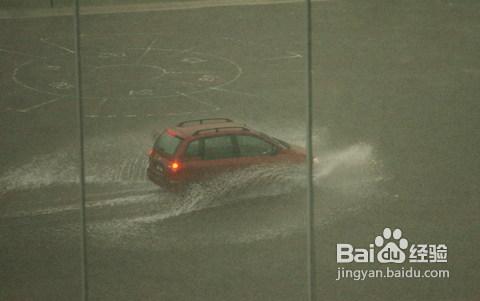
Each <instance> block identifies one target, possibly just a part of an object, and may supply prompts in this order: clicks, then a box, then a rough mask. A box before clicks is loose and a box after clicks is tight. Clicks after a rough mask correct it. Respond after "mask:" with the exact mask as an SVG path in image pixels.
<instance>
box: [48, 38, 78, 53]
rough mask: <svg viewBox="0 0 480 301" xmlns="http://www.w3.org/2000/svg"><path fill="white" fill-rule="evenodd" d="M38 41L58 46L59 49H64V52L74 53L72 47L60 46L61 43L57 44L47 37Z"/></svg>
mask: <svg viewBox="0 0 480 301" xmlns="http://www.w3.org/2000/svg"><path fill="white" fill-rule="evenodd" d="M40 41H41V42H43V43H45V44H47V45H50V46H53V47H55V48H58V49H60V50H63V51H66V52H68V53H71V54H74V53H75V51H73V50H72V49H69V48H67V47H64V46H62V45H59V44H56V43H53V42H50V41H49V40H48V39H45V38H41V39H40Z"/></svg>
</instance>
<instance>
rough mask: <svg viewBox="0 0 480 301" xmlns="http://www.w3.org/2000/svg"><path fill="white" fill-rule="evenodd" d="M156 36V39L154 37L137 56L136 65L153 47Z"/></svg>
mask: <svg viewBox="0 0 480 301" xmlns="http://www.w3.org/2000/svg"><path fill="white" fill-rule="evenodd" d="M157 40H158V38H157V39H154V40H153V41H152V42H151V43H150V44H149V45H148V46H147V48H146V49H145V51H144V52H143V53H142V55H141V56H140V57H139V58H138V60H137V65H138V64H140V63H141V62H142V60H143V58H144V57H145V56H146V55H147V54H148V53H149V52H150V51H151V50H152V49H153V45H155V43H156V42H157Z"/></svg>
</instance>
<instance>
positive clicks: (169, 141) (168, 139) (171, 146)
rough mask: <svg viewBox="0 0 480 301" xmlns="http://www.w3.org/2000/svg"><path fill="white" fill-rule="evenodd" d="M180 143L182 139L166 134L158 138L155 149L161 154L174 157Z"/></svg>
mask: <svg viewBox="0 0 480 301" xmlns="http://www.w3.org/2000/svg"><path fill="white" fill-rule="evenodd" d="M180 141H181V139H180V138H178V137H175V136H170V135H168V134H167V133H164V134H162V135H161V136H160V137H158V138H157V140H156V141H155V145H154V147H153V148H154V149H155V150H156V151H157V152H159V153H162V154H166V155H173V154H174V153H175V150H176V149H177V147H178V145H179V144H180Z"/></svg>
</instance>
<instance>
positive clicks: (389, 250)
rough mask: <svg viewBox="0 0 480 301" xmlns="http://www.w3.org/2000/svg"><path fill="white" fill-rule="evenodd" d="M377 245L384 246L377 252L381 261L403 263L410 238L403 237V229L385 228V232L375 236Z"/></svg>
mask: <svg viewBox="0 0 480 301" xmlns="http://www.w3.org/2000/svg"><path fill="white" fill-rule="evenodd" d="M375 246H377V247H379V248H382V249H381V250H380V251H378V253H377V260H378V262H380V263H403V262H405V257H406V256H405V252H404V250H405V249H407V248H408V240H406V239H405V238H402V230H400V229H395V230H393V232H392V230H391V229H390V228H385V229H384V230H383V234H382V235H379V236H377V237H376V238H375Z"/></svg>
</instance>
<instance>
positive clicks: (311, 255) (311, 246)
mask: <svg viewBox="0 0 480 301" xmlns="http://www.w3.org/2000/svg"><path fill="white" fill-rule="evenodd" d="M305 3H306V15H307V16H306V44H307V50H306V53H307V55H306V62H305V63H306V65H307V70H306V71H307V87H306V88H307V112H306V113H307V125H306V126H307V127H306V131H307V133H306V134H307V143H306V144H307V145H306V149H307V281H308V299H307V300H308V301H316V294H315V284H316V270H315V241H314V239H315V237H314V230H315V222H314V195H313V145H312V125H313V115H312V109H313V88H312V3H311V0H305Z"/></svg>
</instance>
